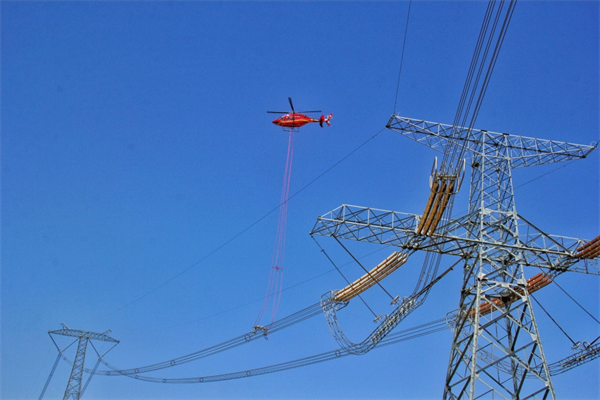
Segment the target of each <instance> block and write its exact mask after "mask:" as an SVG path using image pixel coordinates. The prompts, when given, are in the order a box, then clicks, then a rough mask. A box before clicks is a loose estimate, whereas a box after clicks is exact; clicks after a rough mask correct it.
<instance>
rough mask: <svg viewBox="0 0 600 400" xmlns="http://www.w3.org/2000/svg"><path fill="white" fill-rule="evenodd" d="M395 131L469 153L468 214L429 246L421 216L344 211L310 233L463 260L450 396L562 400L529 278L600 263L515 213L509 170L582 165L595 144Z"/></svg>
mask: <svg viewBox="0 0 600 400" xmlns="http://www.w3.org/2000/svg"><path fill="white" fill-rule="evenodd" d="M388 128H390V129H392V130H394V131H397V132H399V133H401V134H402V135H404V136H408V137H410V138H411V139H413V140H416V141H418V142H420V143H423V144H425V145H427V146H428V147H431V148H433V149H435V150H442V149H445V148H460V147H462V148H463V149H464V151H463V152H461V153H462V154H463V155H464V156H465V158H466V159H467V163H468V165H471V167H472V173H471V188H470V194H469V212H468V214H467V215H465V216H463V217H461V218H458V219H451V220H442V221H441V222H440V224H439V225H438V227H437V229H436V230H435V232H433V234H431V235H428V237H426V238H424V237H423V235H422V234H419V231H418V229H417V228H418V225H419V220H420V218H422V217H421V216H418V215H414V214H401V213H396V212H392V211H383V210H375V209H372V208H365V207H355V206H342V207H340V208H338V209H336V210H334V211H332V212H330V213H329V214H327V215H324V216H322V217H320V218H319V219H318V221H317V224H316V225H315V227H314V228H313V232H312V233H313V234H318V235H324V236H335V237H336V238H346V239H353V240H358V241H368V242H375V243H381V244H391V245H395V246H399V247H401V248H405V249H412V250H427V251H432V252H438V253H442V254H452V255H456V256H461V257H463V258H466V259H467V261H466V263H465V267H464V269H463V284H462V289H461V299H460V304H459V310H458V313H457V317H456V329H455V333H454V339H453V344H452V350H451V356H450V362H449V366H448V372H447V378H446V384H445V389H444V397H445V398H448V399H458V398H461V399H462V398H469V399H473V398H479V397H481V396H490V397H492V398H506V399H517V398H519V399H525V398H534V397H540V398H555V394H554V389H553V386H552V381H551V379H550V373H549V369H548V363H547V361H546V359H545V354H544V351H543V348H542V343H541V339H540V335H539V332H538V328H537V324H536V320H535V316H534V313H533V310H532V307H531V299H530V296H529V293H528V286H527V280H526V279H525V274H524V270H525V267H527V266H538V267H542V268H547V269H550V270H552V271H554V273H555V274H557V273H562V272H564V271H570V270H573V271H576V270H577V271H578V272H586V273H596V274H597V273H598V268H597V266H598V257H597V256H595V257H593V259H591V260H587V259H586V260H582V259H581V255H580V254H579V253H578V252H577V249H578V248H580V247H581V245H583V244H584V243H585V242H586V241H584V240H582V239H571V238H564V237H558V236H552V235H548V234H546V233H544V232H542V231H541V230H539V229H538V228H536V227H535V226H533V225H532V224H531V223H529V222H528V221H526V220H525V219H524V218H522V217H521V216H519V215H518V214H517V211H516V207H515V199H514V191H513V182H512V169H513V168H518V167H525V166H532V165H541V164H547V163H553V162H559V161H567V160H575V159H580V158H584V157H586V156H587V155H588V154H589V153H590V152H591V151H592V150H593V149H594V148H595V147H596V145H590V146H586V145H577V144H571V143H566V142H558V141H551V140H542V139H534V138H526V137H522V136H516V135H509V134H504V133H495V132H489V131H485V130H476V129H472V130H468V129H466V128H460V127H452V126H451V125H444V124H438V123H432V122H427V121H423V120H414V119H409V118H404V117H398V116H392V118H391V119H390V122H389V123H388ZM453 128H454V130H453ZM453 134H455V136H453ZM448 142H452V144H453V146H446V144H448ZM458 161H460V160H458ZM423 218H424V217H423ZM421 233H422V232H421ZM578 254H579V256H578ZM579 261H583V263H584V264H585V266H584V267H583V268H578V264H581V263H579ZM504 299H505V300H506V301H505V300H504Z"/></svg>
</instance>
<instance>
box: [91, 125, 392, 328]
mask: <svg viewBox="0 0 600 400" xmlns="http://www.w3.org/2000/svg"><path fill="white" fill-rule="evenodd" d="M384 130H385V127H384V128H381V129H380V130H379V131H378V132H376V133H375V134H374V135H372V136H370V137H369V138H368V139H367V140H365V141H364V142H363V143H361V144H360V145H358V146H357V147H356V148H354V150H352V151H350V152H349V153H348V154H346V155H345V156H344V157H342V158H341V159H339V160H338V161H337V162H335V163H334V164H333V165H332V166H331V167H329V168H327V169H326V170H325V171H323V172H322V173H321V174H319V175H317V176H316V177H315V178H314V179H313V180H311V181H310V182H308V183H307V184H306V185H304V186H303V187H302V188H300V189H299V190H298V191H296V192H295V193H294V194H292V195H291V196H289V197H288V200H287V202H289V201H290V200H291V199H293V198H294V197H296V196H297V195H299V194H300V193H302V192H303V191H305V190H306V189H307V188H308V187H310V186H311V185H312V184H313V183H315V182H316V181H318V180H319V179H321V178H322V177H323V176H325V175H326V174H327V173H329V172H330V171H331V170H333V169H334V168H335V167H337V166H338V165H339V164H341V163H342V162H344V161H345V160H346V159H347V158H349V157H350V156H352V155H353V154H354V153H356V152H357V151H359V150H360V149H361V148H363V147H364V146H365V145H367V143H369V142H370V141H371V140H373V139H375V138H376V137H377V136H378V135H379V134H380V133H381V132H383V131H384ZM287 202H286V203H287ZM283 205H284V204H283V203H280V204H279V205H277V206H276V207H274V208H272V209H271V210H270V211H268V212H267V213H265V214H264V215H262V216H261V217H259V218H258V219H257V220H256V221H254V222H252V223H251V224H250V225H248V226H247V227H246V228H244V229H242V230H241V231H240V232H238V233H237V234H235V235H233V236H232V237H231V238H230V239H228V240H226V241H225V242H224V243H223V244H221V245H220V246H217V247H216V248H215V249H214V250H212V251H210V252H209V253H208V254H206V255H205V256H204V257H202V258H200V259H199V260H198V261H196V262H194V263H192V264H190V265H189V266H188V267H186V268H185V269H183V270H181V271H180V272H178V273H177V274H175V275H174V276H172V277H171V278H169V279H167V280H165V281H164V282H163V283H161V284H159V285H157V286H156V287H154V288H153V289H150V290H149V291H147V292H146V293H144V294H142V295H141V296H139V297H137V298H135V299H134V300H132V301H130V302H128V303H126V304H124V305H123V306H121V307H119V308H117V309H115V310H113V311H110V312H108V313H106V314H104V315H101V316H100V317H98V319H100V318H105V317H108V316H109V315H112V314H115V313H118V312H119V311H122V310H124V309H125V308H127V307H129V306H131V305H133V304H135V303H137V302H138V301H140V300H142V299H144V298H146V297H147V296H149V295H150V294H152V293H154V292H156V291H157V290H159V289H161V288H162V287H164V286H166V285H168V284H169V283H171V282H173V281H174V280H175V279H177V278H179V277H180V276H182V275H183V274H185V273H186V272H188V271H189V270H191V269H192V268H194V267H196V266H197V265H199V264H201V263H202V262H203V261H205V260H206V259H208V258H209V257H211V256H212V255H214V254H215V253H217V252H218V251H220V250H221V249H223V248H224V247H225V246H227V245H228V244H230V243H231V242H233V241H234V240H236V239H237V238H239V237H240V236H242V235H243V234H245V233H246V232H248V231H249V230H250V229H252V228H253V227H255V226H256V225H258V224H259V223H260V222H261V221H263V220H264V219H265V218H267V217H268V216H269V215H271V214H272V213H274V212H275V211H277V210H278V209H279V208H280V207H281V206H283Z"/></svg>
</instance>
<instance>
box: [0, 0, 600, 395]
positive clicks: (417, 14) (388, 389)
mask: <svg viewBox="0 0 600 400" xmlns="http://www.w3.org/2000/svg"><path fill="white" fill-rule="evenodd" d="M0 7H1V35H2V36H1V41H2V42H1V130H2V131H1V134H2V143H1V144H2V153H1V156H2V159H1V167H2V175H1V179H2V180H1V185H2V198H1V200H2V203H1V205H2V219H1V223H2V259H1V261H2V270H1V292H2V297H1V301H2V303H1V323H2V325H1V339H2V343H1V371H0V375H1V378H0V379H1V380H0V385H1V392H0V396H1V397H2V399H37V397H38V396H39V394H40V392H41V390H42V387H43V384H44V382H45V380H46V378H47V376H48V373H49V372H50V369H51V367H52V363H53V361H54V358H55V356H56V351H55V348H54V345H53V344H52V342H51V340H50V338H49V337H48V334H47V331H48V330H54V329H59V328H60V325H59V324H60V323H61V322H64V323H66V324H67V325H69V326H70V327H72V328H76V329H84V330H91V331H98V332H103V331H105V330H107V329H112V331H113V332H112V335H113V336H114V337H115V338H117V339H119V340H121V343H120V344H119V345H118V346H117V347H116V348H115V349H114V350H113V351H112V352H111V353H109V356H110V357H108V360H109V361H110V362H112V363H113V364H116V365H118V366H120V367H123V368H125V367H136V366H140V365H145V364H148V363H153V362H159V361H163V360H168V359H170V358H173V357H177V356H179V355H183V354H186V353H189V352H192V351H195V350H198V349H201V348H204V347H207V346H209V345H212V344H216V343H219V342H221V341H223V340H225V339H229V338H231V337H234V336H237V335H240V334H242V333H245V332H247V331H249V330H250V329H251V327H252V324H253V322H254V320H255V318H256V316H257V314H258V312H259V309H260V306H261V301H262V296H263V295H264V292H265V290H266V284H267V279H268V273H269V262H270V258H271V252H272V249H273V243H274V239H275V229H276V224H277V213H276V212H274V213H271V214H270V215H268V216H267V217H266V218H264V219H262V220H261V221H260V222H259V223H257V224H256V225H254V226H253V227H252V228H251V229H249V230H247V231H246V232H245V233H243V234H242V235H240V236H239V237H237V238H236V239H235V240H233V241H232V242H230V243H229V244H227V245H226V246H225V247H223V248H221V249H220V250H219V251H217V252H216V253H214V254H212V255H210V256H209V257H206V256H207V255H209V254H211V253H212V252H213V251H214V250H216V249H218V248H219V247H220V246H222V245H223V244H225V243H227V242H228V241H229V240H230V239H232V238H233V237H235V236H236V235H238V234H239V233H240V232H242V231H243V230H244V229H246V228H247V227H249V226H250V225H251V224H253V223H254V222H256V221H257V220H259V219H260V218H261V217H263V216H264V215H265V214H267V213H268V212H269V211H270V210H272V209H273V208H274V207H276V206H277V205H278V203H279V197H280V190H281V183H282V178H283V168H284V165H285V152H286V146H287V138H286V136H285V133H284V132H282V130H281V128H279V127H277V126H275V125H273V124H271V123H270V121H271V120H272V119H273V118H272V115H268V114H266V112H265V111H266V110H272V109H276V110H277V109H286V108H287V106H288V104H287V97H288V96H291V97H292V98H293V99H294V103H295V106H296V107H297V108H298V109H321V110H323V111H324V112H326V113H329V112H332V113H333V115H334V118H333V120H332V125H333V126H332V127H326V128H323V129H321V128H319V127H318V126H316V124H313V125H315V126H312V125H309V126H306V127H305V128H303V129H302V131H301V132H300V134H299V135H297V138H296V147H295V154H294V165H293V172H292V180H291V193H295V192H297V191H298V190H300V189H302V188H303V187H305V186H306V185H307V184H309V183H310V182H312V181H313V180H314V179H315V178H317V177H318V176H319V175H321V174H322V173H323V172H325V171H327V170H328V169H329V168H330V167H332V166H333V165H334V164H335V163H336V162H338V161H339V160H341V159H342V158H343V157H345V156H346V155H347V154H348V153H350V152H351V151H353V150H354V149H356V148H357V147H358V146H359V145H361V144H362V143H364V142H365V141H366V140H367V139H368V138H370V137H371V136H373V135H374V134H375V133H377V132H379V131H380V130H381V129H382V128H383V127H384V125H385V124H386V122H387V120H388V118H389V116H390V115H391V113H392V111H393V109H394V100H395V92H396V82H397V76H398V67H399V64H400V54H401V48H402V38H403V34H404V28H405V21H406V12H407V8H408V3H407V2H5V1H3V2H2V4H1V6H0ZM485 7H486V3H485V2H481V1H471V2H451V1H447V2H420V1H417V2H413V5H412V12H411V19H410V24H409V29H408V38H407V42H406V51H405V57H404V67H403V70H402V79H401V81H400V90H399V96H398V111H399V113H400V114H402V115H405V116H408V117H413V118H421V119H426V120H430V121H437V122H443V123H452V120H453V117H454V114H455V112H456V108H457V105H458V100H459V96H460V93H461V90H462V85H463V83H464V80H465V77H466V73H467V69H468V66H469V63H470V60H471V54H472V51H473V48H474V45H475V40H476V38H477V34H478V32H479V28H480V25H481V20H482V18H483V14H484V11H485ZM599 20H600V18H599V3H598V2H597V1H586V2H576V1H570V2H554V1H553V2H549V1H544V2H533V1H521V2H519V4H518V5H517V8H516V11H515V14H514V17H513V20H512V23H511V26H510V29H509V31H508V35H507V37H506V40H505V42H504V46H503V48H502V52H501V54H500V58H499V61H498V64H497V66H496V69H495V72H494V75H493V78H492V81H491V84H490V87H489V89H488V92H487V95H486V98H485V102H484V105H483V108H482V111H481V113H480V115H479V118H478V121H477V123H476V127H478V128H481V129H488V130H492V131H498V132H509V133H514V134H518V135H524V136H531V137H539V138H548V139H556V140H564V141H569V142H573V143H582V144H589V143H590V142H594V141H598V140H599V138H600V134H599V108H600V107H599V86H600V84H599V79H598V75H599V69H600V68H599V58H600V57H599V50H598V49H599V22H598V21H599ZM599 153H600V151H598V150H596V151H595V152H594V153H592V154H591V155H590V156H589V158H587V159H585V160H582V161H577V162H574V163H570V164H566V163H565V164H555V165H550V166H542V167H536V168H529V169H524V170H517V171H515V172H514V183H515V187H517V188H516V196H517V199H516V201H517V210H518V212H519V213H521V214H522V215H524V216H525V217H526V218H528V219H529V220H530V221H532V222H533V223H534V224H535V225H537V226H538V227H540V228H541V229H543V230H545V231H546V232H549V233H552V234H558V235H564V236H570V237H580V238H587V239H591V238H593V237H596V236H597V235H598V234H599V233H600V224H599V209H600V206H599V181H600V178H599V171H600V163H599ZM436 155H438V154H437V153H435V152H433V151H432V150H430V149H428V148H426V147H424V146H421V145H419V144H417V143H415V142H412V141H410V140H409V139H406V138H404V137H402V136H400V135H398V134H396V133H393V132H391V131H383V132H381V133H380V134H379V135H378V136H377V137H376V138H375V139H373V140H371V141H370V142H369V143H368V144H367V145H365V146H364V147H362V148H361V149H360V150H359V151H357V152H356V153H354V154H353V155H352V156H351V157H349V158H347V159H346V160H344V161H343V162H342V163H340V164H339V165H337V166H336V167H335V168H333V169H332V170H331V171H329V172H328V173H326V174H325V175H323V176H322V177H321V178H320V179H318V180H317V181H315V182H314V183H312V184H311V185H310V186H308V187H307V188H306V189H304V190H303V191H302V192H301V193H299V194H298V195H297V196H295V197H294V198H293V199H292V201H291V203H290V205H289V210H288V216H289V220H288V235H287V246H286V269H285V274H284V286H285V287H286V288H289V289H288V290H286V291H285V292H284V293H283V297H282V303H281V307H280V312H279V316H284V315H287V314H289V313H292V312H294V311H297V310H300V309H302V308H304V307H307V306H309V305H311V304H314V303H316V302H317V301H318V300H319V298H320V296H321V295H322V294H323V293H325V292H327V291H329V290H332V289H339V288H341V287H343V286H344V281H343V279H342V278H341V277H340V276H339V275H338V274H337V272H334V271H332V269H333V268H332V266H331V264H330V263H329V262H328V261H327V259H326V258H325V257H324V256H323V255H322V254H321V253H320V251H319V249H318V247H317V246H316V245H315V244H314V242H313V241H312V240H311V238H310V236H309V235H308V232H309V231H310V230H311V228H312V226H313V225H314V223H315V221H316V217H317V216H319V215H321V214H324V213H326V212H327V211H330V210H332V209H334V208H336V207H338V206H339V205H341V204H343V203H347V204H356V205H361V206H370V207H375V208H381V209H388V210H397V211H404V212H411V213H421V212H422V210H423V208H424V206H425V202H426V199H427V196H428V187H427V183H428V178H429V173H430V168H431V164H432V162H433V158H434V156H436ZM559 167H562V168H559ZM557 168H558V169H557ZM551 171H553V172H551ZM549 172H551V173H549ZM547 173H549V174H547ZM544 174H547V175H544ZM542 175H543V176H542ZM540 176H541V177H540ZM537 177H540V178H539V179H536V180H534V181H531V180H532V179H534V178H537ZM530 181H531V182H530ZM527 182H529V183H527ZM466 192H467V190H465V189H464V188H463V192H462V193H461V194H459V197H458V199H457V202H456V205H455V207H454V211H455V216H456V215H459V214H461V213H464V212H465V211H466V207H467V203H466V202H467V199H466ZM319 242H320V243H321V244H322V245H323V246H324V247H325V248H326V250H327V251H328V252H331V254H332V257H333V258H334V260H335V261H336V263H338V264H339V265H342V264H345V263H347V262H348V256H347V255H344V254H343V252H341V251H340V249H339V246H337V245H336V244H335V242H332V241H331V240H327V239H326V238H322V239H320V240H319ZM375 250H378V247H377V246H374V245H373V246H368V245H360V244H355V245H353V246H352V251H354V252H355V253H356V255H357V256H363V255H366V254H368V253H370V252H372V251H375ZM389 252H391V249H387V248H386V249H383V250H381V251H380V252H379V253H377V254H375V255H373V256H371V257H367V258H365V259H364V262H365V265H367V266H369V267H372V266H373V265H374V264H376V263H377V262H379V261H380V260H381V259H383V258H384V257H385V256H387V254H389ZM200 260H202V261H201V262H198V261H200ZM452 262H453V260H452V259H444V260H443V263H444V265H450V263H452ZM190 266H193V267H191V268H190ZM420 266H421V259H419V258H418V257H415V258H414V259H411V261H410V262H409V263H408V264H407V265H406V266H405V267H403V270H401V271H399V272H398V273H397V274H395V275H394V276H392V277H390V278H389V280H386V281H385V286H386V288H387V289H388V290H389V291H391V292H394V293H395V294H398V295H401V296H402V295H406V294H408V293H410V291H411V290H412V288H413V286H414V284H415V280H416V274H417V273H418V271H419V269H420ZM186 269H187V271H186V272H185V273H183V274H181V275H180V276H178V277H177V278H175V279H172V278H173V277H175V276H177V275H178V274H180V273H181V272H182V271H184V270H186ZM344 271H345V272H346V273H347V275H348V276H349V277H351V278H355V277H358V276H359V275H360V270H359V269H358V268H357V267H356V266H355V265H348V266H346V267H344ZM536 272H537V271H531V272H529V274H530V275H533V274H534V273H536ZM460 279H461V273H460V271H459V270H456V271H455V272H454V273H452V274H451V275H450V276H448V277H447V278H445V279H444V280H443V281H442V282H440V283H439V284H438V285H437V286H436V287H435V288H434V290H433V292H432V294H431V295H430V296H429V298H428V300H427V302H426V303H425V304H424V305H423V306H422V307H421V308H420V309H419V310H418V311H416V312H415V313H414V314H413V315H411V317H410V318H408V319H407V320H406V321H405V322H403V325H401V327H410V326H414V325H417V324H420V323H424V322H428V321H432V320H435V319H437V318H441V317H444V316H445V314H446V312H448V311H451V310H453V309H455V308H456V307H457V305H458V300H459V287H460ZM167 282H168V283H167ZM165 283H166V284H165ZM560 284H561V285H562V286H563V287H564V288H565V289H567V290H568V291H569V292H570V293H571V294H572V295H573V296H574V297H576V299H577V300H578V301H579V302H580V303H582V304H583V305H585V307H586V308H587V309H588V310H589V311H590V312H591V313H593V314H594V315H595V316H596V318H598V316H599V315H600V311H599V303H600V301H599V294H598V293H599V288H600V284H599V279H598V277H596V276H585V275H580V274H574V273H573V274H565V275H563V276H562V277H561V279H560ZM157 288H158V289H157ZM142 296H143V297H142ZM378 296H381V294H380V293H378V292H377V290H376V289H373V290H372V293H370V294H369V296H367V298H368V299H370V301H372V302H373V304H376V305H379V303H378ZM537 298H538V299H539V300H540V301H541V302H542V304H543V305H544V306H545V307H546V308H547V309H548V310H549V311H550V312H551V314H552V315H553V317H554V318H555V319H557V320H558V321H559V322H560V323H561V325H562V326H563V328H565V330H566V331H567V332H568V333H569V335H570V336H572V337H573V339H575V340H581V341H591V340H593V339H594V338H596V337H597V336H598V335H599V334H600V329H599V326H598V324H597V323H595V322H594V321H593V320H592V319H591V318H589V317H588V316H586V315H585V314H584V313H583V312H582V311H581V310H580V309H579V308H578V307H577V306H576V305H575V304H574V303H573V302H571V301H570V300H569V299H568V298H567V297H566V296H565V295H564V294H563V293H562V292H560V291H559V289H557V288H556V287H554V286H552V287H548V288H547V289H544V291H543V292H540V293H539V295H538V296H537ZM378 311H380V312H382V313H386V312H388V310H387V309H385V307H383V306H382V307H381V309H380V310H378ZM536 316H537V317H538V320H539V321H538V322H539V325H540V332H541V336H542V342H543V345H544V348H545V350H546V354H547V357H548V359H549V361H550V362H553V361H557V360H559V359H561V358H563V357H565V356H567V355H569V354H571V350H570V342H569V341H568V339H567V338H566V337H565V336H564V335H563V334H562V333H561V332H560V331H559V330H558V329H557V328H556V326H555V325H554V324H553V323H552V322H551V321H550V320H549V319H548V317H546V316H545V314H544V313H543V312H542V311H541V310H537V309H536ZM340 318H342V323H343V324H344V326H345V327H346V329H347V331H348V335H349V336H350V337H351V338H353V339H354V340H356V341H360V340H362V338H363V337H364V336H366V334H367V333H368V332H370V331H371V330H372V329H373V328H374V324H373V323H372V321H371V319H372V318H371V317H369V315H368V314H367V313H365V310H364V307H363V306H362V305H361V304H360V303H356V304H351V306H349V307H348V308H347V309H345V310H344V311H343V313H342V312H340ZM63 343H64V342H63ZM450 344H451V335H450V333H449V331H446V332H442V333H437V334H435V335H432V336H426V337H423V338H419V339H416V340H413V341H409V342H405V343H402V344H398V345H395V346H391V347H386V348H385V349H379V350H377V349H376V350H373V351H372V352H371V353H369V354H367V355H364V356H360V357H346V358H343V359H340V360H335V361H331V362H328V363H323V364H318V365H314V366H309V367H305V368H302V369H295V370H290V371H285V372H281V373H277V374H272V375H266V376H261V377H256V378H249V379H241V380H237V381H229V382H221V383H212V384H202V385H164V384H152V383H144V382H139V381H134V380H131V379H126V378H114V377H96V378H95V379H94V380H92V382H91V384H90V386H89V388H88V391H87V392H86V394H85V397H87V398H99V399H191V398H195V399H208V398H211V399H233V398H247V399H258V398H260V399H301V398H314V399H342V398H344V399H348V398H355V399H367V398H371V399H372V398H381V399H391V398H403V399H429V398H439V397H441V395H442V391H443V383H444V377H445V373H446V367H447V362H448V357H449V350H450ZM335 348H336V343H335V341H334V340H333V338H332V337H331V335H330V333H329V331H328V328H327V325H326V322H325V319H324V317H323V316H317V317H315V318H313V319H312V320H310V321H308V322H305V323H303V324H299V325H296V326H295V327H294V328H290V329H289V330H285V331H282V332H280V333H277V334H274V335H272V337H271V338H270V339H269V340H268V341H262V340H261V341H260V342H255V343H253V344H251V345H248V346H245V347H242V348H238V349H235V350H232V351H231V352H229V353H227V354H223V355H220V356H217V357H214V358H208V359H205V360H203V361H201V362H197V363H191V364H188V365H185V366H181V367H179V368H174V369H171V370H167V371H162V372H158V373H156V375H155V376H161V377H162V376H169V377H186V376H201V375H211V374H217V373H222V372H232V371H238V370H242V369H248V368H255V367H260V366H265V365H269V364H272V363H276V362H283V361H287V360H292V359H296V358H300V357H305V356H310V355H313V354H316V353H319V352H323V351H328V350H333V349H335ZM89 354H90V358H89V359H88V362H87V364H86V365H87V366H92V365H93V362H94V361H95V360H94V358H93V357H91V353H89ZM70 356H71V357H72V353H71V354H70ZM599 365H600V363H599V362H598V360H596V361H594V362H592V363H589V364H586V365H585V366H582V367H580V368H577V369H575V370H573V371H571V372H567V373H565V374H563V375H560V376H557V377H556V378H555V379H554V384H555V388H556V392H557V394H558V396H559V397H561V398H573V399H593V398H598V397H600V389H599V384H598V376H599ZM69 372H70V368H69V366H68V365H67V364H66V363H65V362H62V363H61V364H59V368H58V369H57V371H56V373H55V376H54V379H53V381H52V383H51V385H50V387H49V389H48V392H47V393H46V397H45V398H46V399H55V398H62V395H63V393H64V390H65V386H66V383H67V380H68V376H69Z"/></svg>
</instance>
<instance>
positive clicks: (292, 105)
mask: <svg viewBox="0 0 600 400" xmlns="http://www.w3.org/2000/svg"><path fill="white" fill-rule="evenodd" d="M288 100H289V101H290V106H291V107H292V112H293V113H294V114H295V113H296V111H295V110H294V103H292V98H291V97H288Z"/></svg>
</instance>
